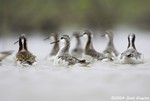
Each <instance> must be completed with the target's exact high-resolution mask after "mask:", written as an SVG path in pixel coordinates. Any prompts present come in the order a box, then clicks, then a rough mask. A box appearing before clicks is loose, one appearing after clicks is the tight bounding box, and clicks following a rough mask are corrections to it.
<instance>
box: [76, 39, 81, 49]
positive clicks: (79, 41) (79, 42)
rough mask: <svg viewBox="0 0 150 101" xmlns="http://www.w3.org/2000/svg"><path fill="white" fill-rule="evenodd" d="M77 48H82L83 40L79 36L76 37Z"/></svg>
mask: <svg viewBox="0 0 150 101" xmlns="http://www.w3.org/2000/svg"><path fill="white" fill-rule="evenodd" d="M76 41H77V43H76V48H80V47H81V40H80V39H79V38H76Z"/></svg>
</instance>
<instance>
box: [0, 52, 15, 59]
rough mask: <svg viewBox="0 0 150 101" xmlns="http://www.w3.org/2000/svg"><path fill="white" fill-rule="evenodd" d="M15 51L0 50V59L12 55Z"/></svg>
mask: <svg viewBox="0 0 150 101" xmlns="http://www.w3.org/2000/svg"><path fill="white" fill-rule="evenodd" d="M13 52H14V51H3V52H0V61H2V60H3V59H5V58H6V57H8V56H9V55H11V54H12V53H13Z"/></svg>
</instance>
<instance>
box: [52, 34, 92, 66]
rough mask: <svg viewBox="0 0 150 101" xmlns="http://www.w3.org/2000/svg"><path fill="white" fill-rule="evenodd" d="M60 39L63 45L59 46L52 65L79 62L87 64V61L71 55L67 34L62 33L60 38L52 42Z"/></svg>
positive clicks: (66, 64)
mask: <svg viewBox="0 0 150 101" xmlns="http://www.w3.org/2000/svg"><path fill="white" fill-rule="evenodd" d="M59 41H62V42H63V43H64V46H62V47H61V48H60V50H59V51H58V53H57V55H56V56H55V59H54V65H61V66H69V65H75V64H78V63H79V64H81V65H88V64H89V62H86V61H85V60H79V59H77V58H76V57H73V56H71V55H70V54H69V48H70V37H69V36H68V35H62V36H61V38H60V40H57V41H55V42H52V43H51V44H53V43H56V42H59Z"/></svg>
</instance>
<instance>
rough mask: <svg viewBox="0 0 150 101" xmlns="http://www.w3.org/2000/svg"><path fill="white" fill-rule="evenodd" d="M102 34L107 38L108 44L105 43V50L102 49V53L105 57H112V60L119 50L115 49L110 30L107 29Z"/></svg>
mask: <svg viewBox="0 0 150 101" xmlns="http://www.w3.org/2000/svg"><path fill="white" fill-rule="evenodd" d="M102 36H105V37H106V38H107V39H108V44H107V46H106V48H105V50H104V51H103V54H104V56H105V57H108V58H112V60H114V59H115V58H116V57H117V56H118V55H119V52H118V51H117V50H116V48H115V46H114V42H113V38H114V35H113V32H112V31H111V30H108V31H106V33H105V34H103V35H102Z"/></svg>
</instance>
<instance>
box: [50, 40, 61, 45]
mask: <svg viewBox="0 0 150 101" xmlns="http://www.w3.org/2000/svg"><path fill="white" fill-rule="evenodd" d="M57 42H59V40H57V41H54V42H51V43H50V44H54V43H57Z"/></svg>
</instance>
